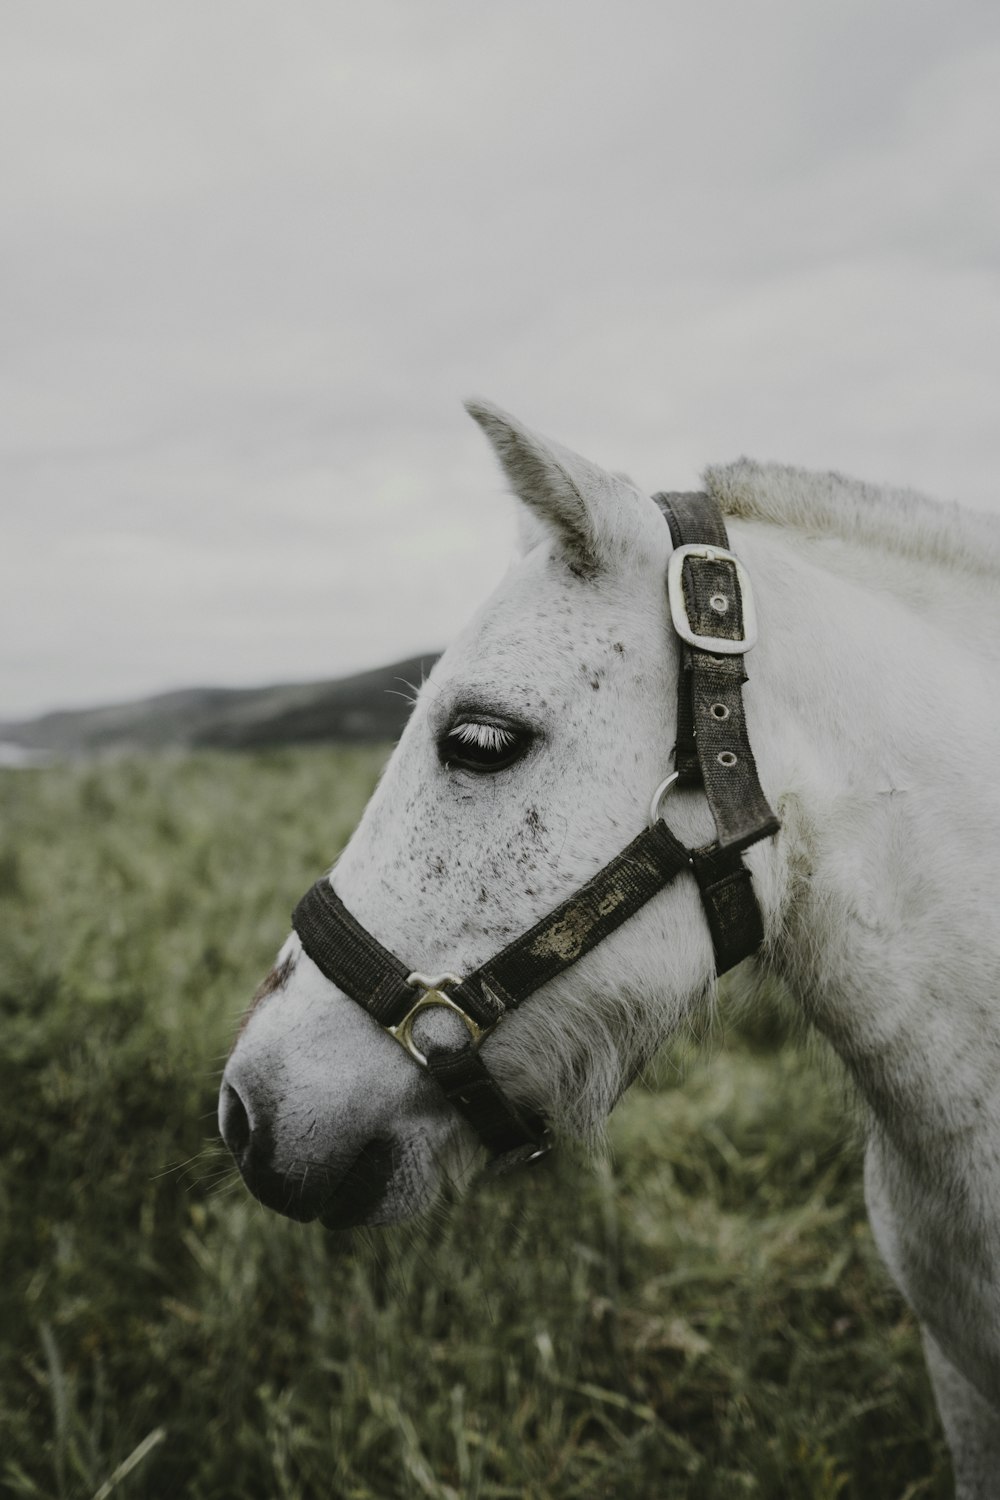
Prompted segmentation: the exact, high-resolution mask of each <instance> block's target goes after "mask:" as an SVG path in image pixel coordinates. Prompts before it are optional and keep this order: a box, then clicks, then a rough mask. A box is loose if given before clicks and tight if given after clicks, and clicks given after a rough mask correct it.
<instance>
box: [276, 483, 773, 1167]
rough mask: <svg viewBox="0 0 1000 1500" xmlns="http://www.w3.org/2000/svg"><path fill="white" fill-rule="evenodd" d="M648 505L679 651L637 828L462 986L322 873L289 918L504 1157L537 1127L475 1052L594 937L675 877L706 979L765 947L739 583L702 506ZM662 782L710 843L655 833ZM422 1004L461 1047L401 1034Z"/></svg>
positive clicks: (532, 1148) (675, 499) (534, 1135)
mask: <svg viewBox="0 0 1000 1500" xmlns="http://www.w3.org/2000/svg"><path fill="white" fill-rule="evenodd" d="M654 499H655V500H656V502H657V504H658V505H659V507H660V509H661V511H662V512H663V514H664V516H665V517H666V520H667V524H668V525H669V527H670V534H671V537H672V539H673V543H674V549H675V550H674V551H673V552H672V553H671V556H670V559H669V565H668V569H667V595H668V599H669V603H670V613H671V619H672V621H673V625H674V629H675V630H676V632H677V634H678V636H679V637H680V639H681V642H682V648H681V671H680V673H679V678H678V716H677V742H676V744H675V746H674V765H675V770H674V771H673V773H672V774H671V775H670V776H668V777H667V778H666V780H665V781H664V782H662V783H661V785H660V786H659V787H657V789H656V792H655V793H654V795H653V802H652V806H651V809H650V821H649V826H648V827H647V828H645V829H643V831H642V833H640V834H639V835H638V836H637V837H636V838H634V839H633V840H632V842H631V843H630V844H628V845H626V847H625V848H624V849H623V850H622V851H621V853H620V854H617V855H616V856H615V858H614V859H612V860H611V861H610V863H608V864H606V865H605V866H604V867H603V869H601V870H599V871H598V872H597V874H596V875H595V876H593V878H592V879H591V880H588V881H587V883H586V885H584V886H581V888H580V889H579V890H578V891H576V892H574V894H573V895H572V896H570V897H568V899H567V900H565V901H563V902H562V903H561V905H559V906H557V907H556V908H555V910H554V911H551V912H549V914H548V916H545V917H542V919H541V921H539V922H536V924H535V926H534V927H532V928H531V929H530V930H529V931H528V932H526V933H523V934H522V936H521V937H519V938H515V939H514V941H513V942H512V943H509V944H508V945H507V947H506V948H503V949H501V951H500V952H499V953H496V954H494V955H493V957H492V958H490V959H487V961H486V963H484V964H481V965H480V967H479V968H478V969H476V970H475V971H474V972H473V973H472V974H468V975H465V976H464V977H461V976H459V975H457V974H442V975H439V976H436V977H435V976H428V975H425V974H420V973H416V972H413V971H411V970H410V969H409V967H408V966H407V965H406V964H404V963H403V962H402V960H401V959H399V958H397V957H396V955H395V954H394V953H391V952H390V951H389V949H388V948H384V947H383V946H382V944H381V943H380V942H379V941H378V939H377V938H375V937H373V936H372V934H371V933H370V932H369V931H368V930H367V928H365V927H363V926H362V925H361V923H360V922H358V921H357V919H356V918H355V917H353V916H352V915H351V913H350V912H349V911H348V910H347V908H346V906H345V905H344V903H343V902H342V901H341V899H340V897H339V896H338V895H337V893H336V892H335V891H334V889H333V887H332V886H331V885H330V883H329V879H328V877H326V876H324V877H323V879H321V880H318V881H317V882H316V884H315V885H314V886H312V887H311V889H310V890H308V891H307V892H306V894H305V895H304V896H303V897H302V900H301V901H300V902H299V904H298V905H297V906H296V908H295V911H294V912H293V913H292V925H293V926H294V928H295V930H296V932H297V933H298V935H299V937H300V939H301V941H302V946H303V949H304V950H305V952H306V953H307V954H308V955H309V957H310V958H311V959H312V961H313V963H315V964H316V966H317V967H318V968H319V969H320V971H321V972H322V973H323V974H324V975H325V976H326V977H327V979H329V980H331V981H332V982H333V983H334V984H335V985H336V986H337V987H338V989H341V990H343V991H344V993H345V994H347V995H349V996H350V997H351V999H352V1000H355V1001H356V1002H357V1003H358V1004H359V1005H361V1006H362V1007H363V1008H364V1009H365V1010H366V1011H367V1012H368V1013H369V1015H370V1016H372V1017H374V1019H375V1020H376V1021H377V1022H378V1023H379V1025H380V1026H382V1027H383V1028H384V1029H385V1030H386V1031H388V1032H389V1034H390V1035H391V1036H393V1037H395V1039H396V1041H398V1042H399V1043H400V1045H401V1046H403V1047H404V1048H405V1050H406V1051H407V1052H408V1053H409V1055H410V1057H411V1058H412V1059H413V1060H414V1062H415V1063H417V1064H418V1065H419V1066H420V1067H422V1068H423V1069H424V1070H425V1071H426V1072H428V1073H429V1074H430V1075H431V1077H432V1078H433V1079H434V1081H435V1082H436V1083H437V1084H438V1086H439V1087H440V1088H441V1090H442V1091H443V1093H444V1095H445V1097H446V1098H447V1099H448V1100H449V1101H450V1102H451V1103H452V1104H453V1105H454V1106H455V1108H456V1109H458V1110H459V1112H460V1113H461V1114H463V1115H464V1116H465V1118H466V1119H467V1120H468V1121H469V1122H470V1124H471V1125H472V1126H473V1127H474V1128H475V1129H476V1131H477V1132H478V1133H479V1135H480V1137H481V1139H482V1141H483V1142H484V1144H485V1145H486V1146H487V1148H488V1149H489V1150H490V1152H491V1153H492V1155H493V1156H494V1157H495V1158H503V1159H504V1161H505V1163H506V1162H509V1161H511V1160H518V1159H523V1158H525V1157H531V1156H536V1155H539V1154H540V1153H541V1152H542V1151H544V1150H545V1149H546V1147H547V1127H546V1124H545V1121H544V1120H543V1119H541V1118H540V1117H538V1116H535V1115H529V1114H528V1113H527V1112H526V1111H524V1110H523V1109H521V1108H520V1107H518V1106H516V1105H515V1104H514V1103H513V1102H512V1101H511V1100H510V1099H509V1098H508V1097H507V1096H506V1094H504V1093H503V1091H502V1090H501V1089H500V1087H499V1085H498V1084H497V1082H496V1080H495V1079H494V1077H493V1075H492V1074H491V1073H490V1072H489V1070H488V1069H487V1068H486V1065H485V1064H484V1062H483V1060H482V1057H481V1056H480V1051H479V1048H480V1043H481V1042H482V1040H483V1038H484V1037H486V1036H488V1035H489V1034H490V1032H492V1031H493V1030H494V1028H495V1027H496V1026H497V1025H498V1024H499V1022H500V1021H501V1020H502V1019H503V1017H504V1015H506V1013H507V1012H508V1011H509V1010H513V1009H515V1008H516V1007H517V1006H518V1005H520V1004H521V1002H522V1001H523V1000H526V999H527V998H528V996H529V995H532V994H533V993H534V992H535V990H537V989H540V988H541V986H542V985H543V984H547V983H548V981H549V980H550V979H554V978H555V976H556V975H557V974H561V973H562V972H563V971H564V970H565V969H568V968H569V967H570V966H571V965H572V964H575V963H576V961H577V960H578V959H580V958H582V957H583V955H584V954H585V953H589V952H590V950H591V949H592V948H595V947H596V946H597V944H598V943H600V942H603V940H604V939H605V938H606V937H608V936H609V934H610V933H612V932H614V931H615V930H616V928H618V927H620V926H621V925H622V923H623V922H626V921H628V919H629V917H631V916H633V915H634V914H635V913H636V912H637V911H638V910H639V909H640V907H642V906H644V905H645V904H646V902H647V901H649V900H650V899H651V897H653V896H655V895H656V893H657V892H658V891H661V890H662V889H663V888H664V886H666V885H669V884H670V882H671V881H672V880H674V879H675V878H676V877H677V876H678V875H679V874H680V873H681V871H682V870H690V871H691V872H692V874H693V875H694V877H695V880H696V881H697V883H698V889H699V892H700V894H701V901H702V906H703V909H704V912H705V917H706V920H707V922H708V927H709V931H710V933H711V936H712V948H713V951H714V955H715V969H716V973H717V974H723V973H725V971H726V970H727V969H731V968H732V967H733V965H734V964H737V963H739V962H740V960H741V959H743V958H746V957H747V956H748V955H749V954H751V953H754V952H756V950H757V948H759V947H760V944H761V943H762V941H763V938H764V930H763V923H762V920H761V914H760V908H759V906H758V904H757V899H756V897H755V895H754V892H753V885H752V882H751V878H750V871H749V870H748V869H747V867H746V865H745V864H744V863H743V857H742V853H743V850H744V849H746V848H748V847H749V846H750V845H751V844H755V843H757V842H758V840H759V839H764V838H770V837H771V836H772V835H773V834H775V833H777V831H778V828H779V826H780V825H779V823H778V820H777V818H776V817H775V816H774V813H773V812H772V811H771V809H770V807H769V806H768V803H767V799H766V798H765V796H764V793H763V792H762V790H761V787H760V781H759V779H758V776H757V766H756V763H755V762H754V758H753V752H752V751H751V749H750V741H749V739H748V737H747V728H746V721H745V719H744V716H743V692H742V688H743V683H744V682H745V681H746V672H745V671H744V668H743V656H744V653H745V652H747V651H749V650H750V648H751V646H752V645H753V644H754V641H755V639H756V622H755V615H754V610H753V599H752V594H751V592H750V582H749V579H748V577H747V575H746V572H745V570H744V569H743V566H742V564H741V563H740V562H739V561H738V560H737V558H735V557H734V556H733V554H732V553H731V552H730V551H729V543H728V537H727V535H726V528H725V523H724V522H723V519H722V514H721V512H720V510H719V509H718V506H717V505H716V503H715V501H714V500H712V499H711V498H710V497H709V496H708V495H703V494H658V495H655V496H654ZM674 784H676V785H678V786H682V787H691V786H702V787H704V790H705V795H706V798H707V800H708V803H709V806H710V807H711V809H712V815H713V817H714V819H715V826H716V832H717V835H718V837H717V838H716V840H715V842H714V843H711V844H706V845H704V846H703V847H701V848H698V849H688V848H686V847H685V846H684V845H683V844H682V843H680V841H679V840H678V839H676V838H675V837H674V835H673V834H672V833H671V832H670V829H669V828H668V827H667V825H666V823H665V822H664V821H663V818H662V816H661V813H660V807H661V803H662V801H663V798H664V796H665V795H666V793H667V791H669V789H670V787H671V786H673V785H674ZM415 994H416V996H417V998H416V999H415V998H414V996H415ZM431 1007H444V1008H445V1009H447V1010H450V1011H453V1012H454V1013H455V1014H457V1015H458V1016H459V1017H460V1018H461V1020H462V1022H463V1023H464V1025H465V1027H466V1030H467V1031H468V1033H469V1036H468V1040H467V1041H466V1042H464V1043H463V1044H462V1045H461V1046H458V1047H453V1046H449V1047H437V1046H429V1047H428V1050H427V1051H426V1052H422V1051H421V1050H420V1049H419V1048H418V1046H417V1045H416V1043H415V1041H414V1038H413V1027H414V1023H415V1021H416V1019H417V1017H418V1016H419V1014H420V1013H421V1012H422V1011H424V1010H426V1009H428V1008H431Z"/></svg>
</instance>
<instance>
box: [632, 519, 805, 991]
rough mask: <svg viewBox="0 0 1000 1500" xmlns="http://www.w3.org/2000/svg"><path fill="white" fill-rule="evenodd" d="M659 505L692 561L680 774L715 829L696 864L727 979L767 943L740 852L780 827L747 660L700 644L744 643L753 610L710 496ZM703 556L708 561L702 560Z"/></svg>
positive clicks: (719, 968) (680, 708)
mask: <svg viewBox="0 0 1000 1500" xmlns="http://www.w3.org/2000/svg"><path fill="white" fill-rule="evenodd" d="M653 499H654V500H655V501H656V503H657V505H658V506H659V507H660V509H661V511H662V512H663V514H664V516H665V517H666V521H667V525H668V526H669V527H670V536H671V540H672V541H673V544H674V547H675V548H677V549H684V550H685V551H687V555H686V556H684V557H683V564H682V567H681V570H680V575H679V578H680V586H681V588H682V589H683V607H682V608H680V605H679V601H678V600H676V599H675V598H671V601H670V602H671V609H672V612H673V614H674V618H675V621H676V618H677V613H678V609H679V608H680V613H681V614H682V616H683V617H684V622H685V624H686V625H687V626H688V627H689V631H688V634H687V635H686V636H682V637H681V670H680V672H679V674H678V678H677V740H676V743H675V745H674V765H675V767H676V769H677V772H678V784H679V785H680V786H689V787H694V786H702V787H704V790H705V796H706V798H707V799H708V805H709V807H710V808H711V809H712V816H713V818H714V819H715V828H716V833H717V835H718V841H717V843H716V844H714V845H710V846H709V847H707V848H705V849H699V850H695V851H694V852H693V858H692V863H693V867H694V873H695V877H696V879H697V881H698V886H699V889H700V891H701V899H702V905H703V907H704V909H705V917H706V920H707V922H708V926H709V930H710V932H711V934H712V946H713V949H714V952H715V968H716V973H718V974H724V973H725V972H726V970H727V969H731V968H732V967H733V966H734V965H735V964H737V963H739V962H740V960H741V959H742V958H745V957H746V956H747V954H748V953H753V952H754V951H755V950H756V949H757V948H759V947H760V945H761V943H762V942H763V940H764V924H763V921H762V918H761V914H760V907H759V906H758V904H757V898H756V896H755V895H754V891H753V884H752V882H751V878H750V871H749V870H748V869H747V868H746V866H745V865H744V863H743V859H742V854H741V851H742V850H744V849H746V848H748V847H749V846H750V845H751V844H756V843H757V842H758V840H760V839H765V838H770V837H771V835H772V834H775V833H777V831H778V829H779V827H780V826H781V825H780V824H779V822H778V819H777V818H776V817H775V815H774V813H773V812H772V811H771V808H770V806H769V804H768V801H767V798H766V797H765V796H764V793H763V791H762V790H761V785H760V778H759V776H758V773H757V763H756V761H755V760H754V757H753V751H752V750H751V749H750V738H749V735H748V733H747V725H746V718H745V716H744V713H743V684H744V683H745V682H746V680H747V674H746V668H745V667H744V664H743V659H744V653H743V651H742V650H739V649H734V648H733V647H730V648H729V649H728V650H725V649H722V650H719V649H716V650H712V649H710V648H709V647H708V646H707V644H699V643H700V642H706V643H707V642H708V641H710V640H713V639H714V640H716V641H718V642H719V643H720V644H721V643H729V642H733V643H734V645H735V644H736V643H739V642H742V641H744V640H746V639H747V631H748V626H749V621H748V618H747V615H748V611H749V607H750V601H749V600H748V599H746V598H745V597H744V594H743V590H742V588H741V583H740V577H739V574H740V571H741V570H740V566H739V563H738V562H737V561H736V559H735V558H734V557H733V555H732V553H730V552H729V537H728V535H727V532H726V523H725V521H724V520H723V518H722V512H721V511H720V510H719V508H718V506H717V505H716V503H715V501H714V500H713V499H712V498H711V496H709V495H706V494H700V493H690V492H684V493H671V492H666V491H661V492H660V493H659V494H656V495H654V496H653ZM699 547H702V548H703V549H704V551H705V553H707V554H708V555H701V556H699V555H698V549H699ZM688 549H690V550H688ZM712 553H722V554H724V555H723V556H713V555H711V554H712ZM676 578H677V572H676V570H673V571H672V572H671V573H668V589H669V587H670V582H671V581H672V580H673V579H676ZM750 644H751V645H752V640H751V642H750ZM745 649H749V646H748V647H746V648H745Z"/></svg>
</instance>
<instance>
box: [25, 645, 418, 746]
mask: <svg viewBox="0 0 1000 1500" xmlns="http://www.w3.org/2000/svg"><path fill="white" fill-rule="evenodd" d="M436 660H437V656H436V655H434V654H428V655H426V656H412V657H409V658H408V659H407V660H406V661H400V662H394V663H393V664H392V665H391V666H388V667H376V668H375V669H374V670H372V671H370V672H359V673H357V674H356V675H355V676H353V677H338V678H334V679H333V680H331V681H329V682H296V683H290V684H288V683H286V684H279V685H277V686H273V687H261V688H184V689H181V690H180V691H178V692H174V693H160V694H159V695H158V696H157V697H155V698H141V699H139V700H138V701H136V702H132V703H116V704H111V705H109V706H107V707H103V708H85V709H67V710H63V711H60V712H57V713H50V714H43V715H42V716H41V717H40V718H37V719H28V720H24V721H22V722H20V723H11V724H4V723H0V742H2V743H3V744H5V745H6V746H8V747H10V751H11V754H10V756H9V758H10V759H16V758H17V751H18V750H20V751H23V752H27V755H28V756H30V753H31V752H43V753H46V754H49V755H78V754H82V753H93V752H95V751H102V750H162V749H166V748H168V747H171V746H179V747H186V748H189V749H192V748H196V747H217V748H221V749H227V750H254V749H259V748H263V747H265V746H269V745H303V744H311V743H321V742H338V743H345V742H347V743H354V744H364V743H374V742H378V741H383V740H394V739H396V738H397V737H398V736H399V734H400V733H401V732H402V729H403V725H404V724H405V723H406V720H407V718H408V716H409V712H410V704H409V697H410V690H409V687H408V686H407V684H408V683H415V684H419V683H420V681H421V679H422V678H423V677H424V676H425V675H426V673H427V672H429V671H430V669H431V667H432V666H433V665H434V663H435V661H436Z"/></svg>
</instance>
